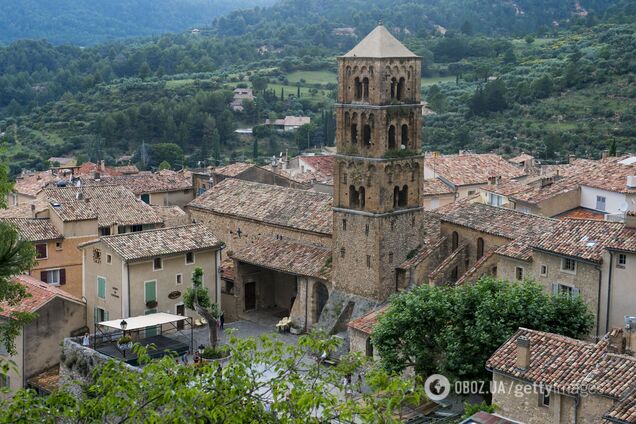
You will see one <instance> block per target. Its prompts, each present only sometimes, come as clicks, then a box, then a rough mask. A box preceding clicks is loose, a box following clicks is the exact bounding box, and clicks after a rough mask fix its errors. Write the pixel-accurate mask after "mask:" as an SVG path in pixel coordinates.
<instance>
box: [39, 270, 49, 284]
mask: <svg viewBox="0 0 636 424" xmlns="http://www.w3.org/2000/svg"><path fill="white" fill-rule="evenodd" d="M48 277H49V272H48V271H42V272H40V280H42V281H43V282H45V283H48Z"/></svg>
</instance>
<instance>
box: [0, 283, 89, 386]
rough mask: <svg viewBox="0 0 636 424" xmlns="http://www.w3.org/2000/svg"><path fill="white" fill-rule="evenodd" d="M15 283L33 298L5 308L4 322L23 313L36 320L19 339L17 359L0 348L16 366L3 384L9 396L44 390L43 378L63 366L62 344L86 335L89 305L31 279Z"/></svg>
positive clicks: (5, 356) (1, 382)
mask: <svg viewBox="0 0 636 424" xmlns="http://www.w3.org/2000/svg"><path fill="white" fill-rule="evenodd" d="M14 281H15V282H17V283H20V284H22V285H23V286H24V288H25V289H26V292H27V293H28V294H29V295H30V297H27V298H26V299H24V300H23V301H21V302H20V303H19V304H17V305H8V304H3V305H1V306H2V312H0V320H10V319H13V318H12V317H11V316H12V314H14V313H22V312H28V313H35V314H36V318H35V319H34V320H33V321H31V322H30V323H28V324H26V325H24V326H23V327H22V329H21V331H20V334H18V336H17V337H16V338H15V340H14V342H15V348H16V353H15V354H14V355H9V354H8V352H7V351H6V349H5V347H4V344H2V345H0V358H2V359H5V360H11V361H13V362H14V363H15V368H9V371H8V373H7V375H6V376H4V378H3V379H2V380H1V381H0V386H2V387H6V388H8V389H9V395H11V394H13V393H15V391H17V390H18V389H20V388H23V387H27V386H31V387H34V388H36V389H42V387H41V384H39V383H40V380H41V378H40V376H41V374H46V373H47V371H49V370H50V369H52V368H54V367H55V366H56V365H57V364H58V363H59V360H60V355H59V349H60V341H61V340H63V339H64V338H65V337H70V336H77V335H80V334H84V333H85V332H86V305H85V304H84V302H83V301H82V300H81V298H80V297H76V296H72V295H70V294H69V293H67V292H65V291H63V290H60V289H59V288H57V287H54V286H52V285H51V284H47V283H44V282H42V281H40V280H38V279H37V278H33V277H30V276H28V275H20V276H17V277H15V279H14Z"/></svg>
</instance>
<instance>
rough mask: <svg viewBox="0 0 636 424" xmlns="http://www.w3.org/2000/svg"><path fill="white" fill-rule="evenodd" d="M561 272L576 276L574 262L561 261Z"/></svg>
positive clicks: (569, 260)
mask: <svg viewBox="0 0 636 424" xmlns="http://www.w3.org/2000/svg"><path fill="white" fill-rule="evenodd" d="M561 271H563V272H567V273H568V274H576V261H575V260H574V259H570V258H562V259H561Z"/></svg>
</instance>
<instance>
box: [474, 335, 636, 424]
mask: <svg viewBox="0 0 636 424" xmlns="http://www.w3.org/2000/svg"><path fill="white" fill-rule="evenodd" d="M634 347H636V328H632V324H630V325H628V326H626V328H625V329H624V330H622V329H619V330H613V331H612V332H610V333H609V334H607V335H605V336H604V337H603V338H601V339H600V340H599V341H598V342H596V343H589V342H584V341H580V340H575V339H572V338H569V337H565V336H561V335H557V334H552V333H546V332H542V331H536V330H530V329H526V328H520V329H519V330H518V331H517V333H516V334H515V335H513V336H512V337H511V338H510V339H508V341H506V342H505V343H504V344H503V345H502V346H501V347H500V348H499V349H498V350H497V351H496V352H495V353H494V354H493V355H492V356H491V357H490V359H489V360H488V361H487V363H486V368H487V369H488V370H489V371H491V372H492V374H493V381H492V383H493V387H494V390H493V397H492V402H493V404H495V405H497V407H498V412H499V413H501V414H502V415H504V416H506V417H509V418H510V419H513V420H516V421H520V422H524V423H527V424H543V423H548V422H550V423H563V424H565V423H581V424H588V423H589V424H592V423H594V424H595V423H600V422H604V423H610V422H612V423H633V418H634V416H636V358H634V357H633V356H632V355H633V352H634Z"/></svg>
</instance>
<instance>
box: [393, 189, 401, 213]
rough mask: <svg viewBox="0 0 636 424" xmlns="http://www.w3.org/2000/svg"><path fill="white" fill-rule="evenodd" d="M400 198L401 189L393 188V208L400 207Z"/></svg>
mask: <svg viewBox="0 0 636 424" xmlns="http://www.w3.org/2000/svg"><path fill="white" fill-rule="evenodd" d="M399 198H400V187H398V186H395V187H393V208H394V209H395V208H397V207H398V199H399Z"/></svg>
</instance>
